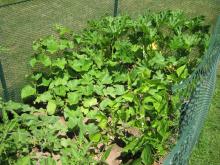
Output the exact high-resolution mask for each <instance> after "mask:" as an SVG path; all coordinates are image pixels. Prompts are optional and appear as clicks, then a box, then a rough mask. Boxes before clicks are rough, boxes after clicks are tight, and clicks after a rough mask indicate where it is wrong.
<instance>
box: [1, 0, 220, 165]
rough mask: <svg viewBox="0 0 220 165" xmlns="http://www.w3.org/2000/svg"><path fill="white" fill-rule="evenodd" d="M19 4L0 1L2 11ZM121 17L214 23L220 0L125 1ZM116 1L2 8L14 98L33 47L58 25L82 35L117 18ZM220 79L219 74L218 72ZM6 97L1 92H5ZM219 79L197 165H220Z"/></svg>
mask: <svg viewBox="0 0 220 165" xmlns="http://www.w3.org/2000/svg"><path fill="white" fill-rule="evenodd" d="M18 1H19V0H0V5H3V4H6V3H8V2H18ZM120 5H121V6H120V9H119V12H120V13H122V14H125V13H129V14H131V15H133V16H135V15H137V14H140V13H143V11H145V10H146V9H151V10H157V11H158V10H162V9H174V10H176V9H182V10H184V11H185V12H186V13H187V14H189V15H199V14H203V15H205V16H206V17H207V22H209V23H212V24H213V23H214V22H215V18H216V16H217V15H219V14H220V1H219V0H198V1H195V0H185V1H182V0H163V1H161V0H139V1H138V3H137V1H135V0H121V1H120ZM112 9H113V1H111V0H102V1H100V0H82V1H77V0H53V1H52V0H51V1H45V0H37V1H36V0H33V1H30V2H25V3H20V4H16V5H12V6H9V7H2V8H0V45H3V46H4V47H6V48H8V49H9V50H8V51H7V52H5V53H4V54H0V59H1V60H2V62H3V67H4V72H5V76H6V80H7V84H8V87H9V88H10V92H11V94H12V95H16V94H15V93H17V90H19V89H20V86H21V85H22V84H23V83H24V80H25V75H26V74H28V72H29V67H28V65H27V64H28V61H29V59H30V55H31V54H32V42H33V41H34V40H35V39H38V38H40V37H43V36H46V35H48V34H51V32H52V28H53V26H54V24H56V23H58V24H63V25H65V26H67V27H70V28H73V29H75V30H76V31H79V30H80V29H82V28H83V27H85V25H86V22H87V21H88V20H90V19H92V18H97V17H99V16H102V15H105V14H108V15H112V13H113V11H112ZM219 73H220V71H219ZM0 92H1V89H0ZM219 99H220V76H218V81H217V89H216V95H215V98H214V100H213V104H212V107H211V110H210V112H209V116H208V118H207V121H206V124H205V127H204V129H203V131H202V134H201V137H200V140H199V143H198V145H197V147H196V148H195V150H194V152H193V154H192V158H191V161H190V162H191V164H192V165H194V164H195V165H197V164H198V165H207V164H209V165H219V164H220V158H219V157H220V149H219V148H220V142H219V139H220V105H219V104H218V102H219Z"/></svg>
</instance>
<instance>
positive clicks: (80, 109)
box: [0, 11, 209, 165]
mask: <svg viewBox="0 0 220 165" xmlns="http://www.w3.org/2000/svg"><path fill="white" fill-rule="evenodd" d="M203 20H204V18H203V17H196V18H193V19H189V18H187V17H186V16H184V15H183V13H182V12H173V11H166V12H160V13H147V14H145V15H143V16H140V17H138V18H137V19H135V20H133V19H131V18H130V17H128V16H119V17H116V18H113V17H105V18H103V19H101V20H95V21H91V22H89V25H88V27H87V28H86V29H85V30H83V31H82V32H81V33H80V34H75V33H73V32H72V31H70V30H69V29H67V28H64V27H62V26H57V27H56V29H57V32H58V35H56V36H49V37H47V38H44V39H40V40H38V41H36V42H35V43H34V45H33V49H34V50H35V55H34V56H33V57H32V59H31V62H30V64H31V66H32V67H33V74H32V75H31V76H30V77H29V79H30V84H29V85H27V86H25V87H24V88H23V90H22V92H21V97H22V99H23V100H24V102H25V103H28V104H30V105H31V106H34V107H35V108H30V107H28V106H27V105H25V106H24V105H21V104H16V103H8V104H5V103H1V106H2V107H4V108H2V109H4V111H3V114H4V115H3V120H2V122H3V124H1V127H2V128H1V130H0V134H2V135H4V136H2V139H1V148H0V154H1V159H0V162H1V161H5V162H13V161H14V160H16V159H18V158H20V157H23V156H26V157H23V158H22V159H20V160H19V161H30V160H35V161H40V159H41V158H42V157H47V158H46V159H47V160H46V159H42V160H41V161H42V164H43V163H45V161H47V162H50V163H51V164H53V163H55V161H58V162H62V164H92V163H94V164H95V163H98V162H99V163H100V162H104V161H105V159H106V158H107V157H108V155H109V153H110V152H111V149H112V147H111V146H113V144H117V146H119V147H120V148H121V152H120V158H119V159H121V160H122V162H123V163H131V164H132V163H133V164H142V163H143V164H146V165H150V164H152V163H153V161H154V160H157V159H158V158H159V157H162V156H164V155H165V154H166V153H167V151H168V150H169V147H170V144H171V143H174V137H175V135H176V133H177V128H178V116H179V115H178V108H179V105H180V99H179V98H180V97H179V94H178V93H176V94H175V95H174V94H173V93H172V91H171V87H172V86H173V85H174V84H177V83H180V82H181V81H182V80H183V79H185V78H187V77H188V75H189V74H190V73H191V72H192V71H193V69H194V68H195V66H196V65H197V64H198V62H199V59H200V55H202V54H204V51H205V49H206V48H207V44H208V41H209V40H208V39H209V35H208V29H209V28H208V26H205V25H204V24H203ZM14 105H16V108H15V107H14ZM17 106H18V107H17ZM8 115H9V116H10V117H9V118H8V117H7V116H8ZM18 137H19V138H18ZM2 144H4V145H2ZM11 144H12V145H11ZM34 155H35V156H34ZM36 155H37V156H36Z"/></svg>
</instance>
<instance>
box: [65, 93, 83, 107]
mask: <svg viewBox="0 0 220 165" xmlns="http://www.w3.org/2000/svg"><path fill="white" fill-rule="evenodd" d="M81 96H82V95H81V93H79V92H69V93H68V94H67V102H68V103H69V104H70V105H75V104H78V102H79V101H80V100H81Z"/></svg>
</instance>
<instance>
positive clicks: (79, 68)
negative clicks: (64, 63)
mask: <svg viewBox="0 0 220 165" xmlns="http://www.w3.org/2000/svg"><path fill="white" fill-rule="evenodd" d="M68 63H69V65H70V67H71V68H73V69H74V70H75V71H76V72H83V71H88V70H89V69H90V67H91V66H92V64H93V62H92V60H91V59H87V58H81V59H75V60H69V61H68Z"/></svg>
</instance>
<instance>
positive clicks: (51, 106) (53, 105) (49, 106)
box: [47, 100, 57, 115]
mask: <svg viewBox="0 0 220 165" xmlns="http://www.w3.org/2000/svg"><path fill="white" fill-rule="evenodd" d="M56 108H57V105H56V102H55V101H54V100H50V101H49V102H48V104H47V113H48V115H53V114H54V113H55V112H56Z"/></svg>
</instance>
